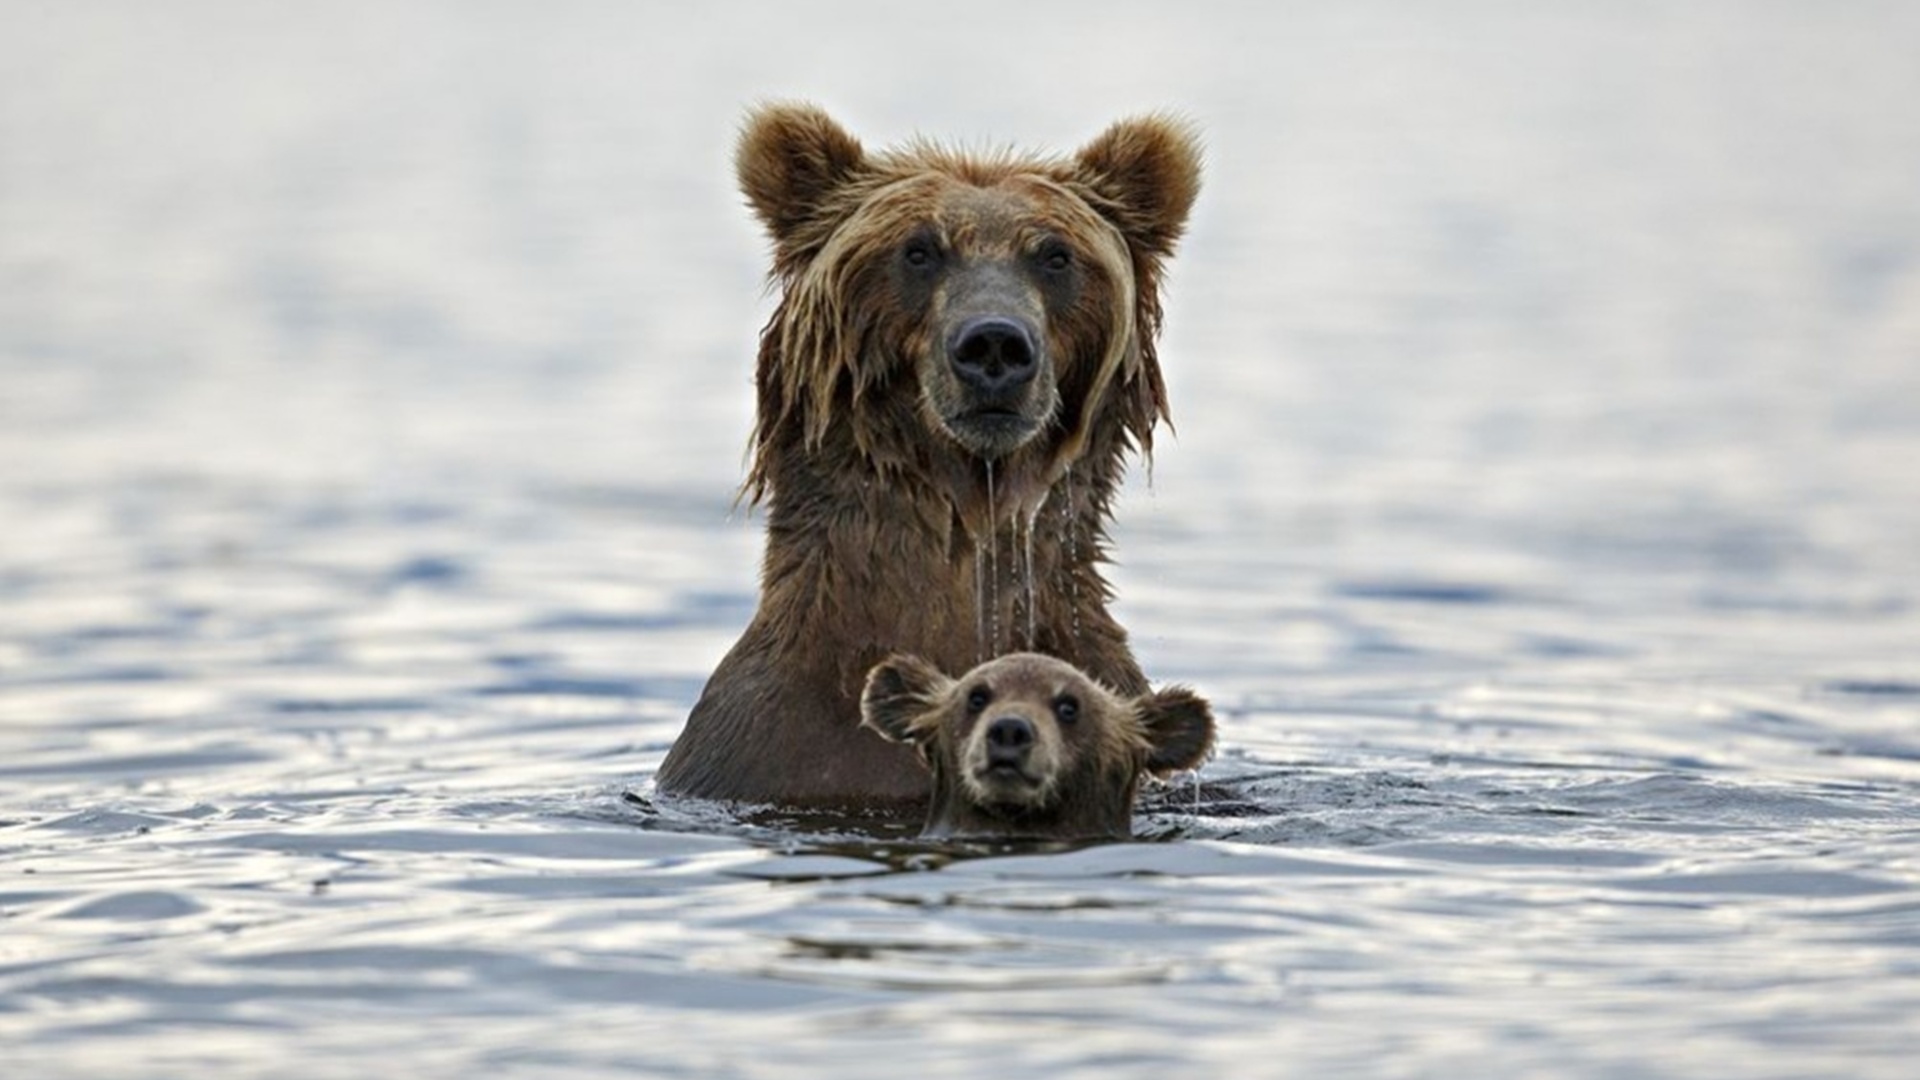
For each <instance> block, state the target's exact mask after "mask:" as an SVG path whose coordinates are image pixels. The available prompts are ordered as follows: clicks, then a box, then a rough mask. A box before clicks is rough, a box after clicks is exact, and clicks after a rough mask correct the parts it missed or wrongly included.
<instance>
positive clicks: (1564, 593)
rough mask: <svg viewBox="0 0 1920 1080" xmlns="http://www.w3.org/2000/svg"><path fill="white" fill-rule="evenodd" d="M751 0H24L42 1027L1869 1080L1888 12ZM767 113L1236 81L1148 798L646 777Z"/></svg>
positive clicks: (24, 612)
mask: <svg viewBox="0 0 1920 1080" xmlns="http://www.w3.org/2000/svg"><path fill="white" fill-rule="evenodd" d="M727 11H728V12H729V13H730V14H729V16H728V17H726V18H724V19H723V18H721V17H719V16H713V15H703V14H693V13H686V14H663V13H661V12H658V11H655V10H653V9H651V8H648V7H645V6H624V7H608V8H599V7H588V6H582V7H572V6H569V7H563V8H558V9H551V10H549V9H545V8H543V9H540V10H539V11H537V12H536V11H534V10H533V9H527V10H524V11H515V10H507V11H486V12H476V11H473V10H470V9H469V8H467V7H465V6H452V5H449V6H439V5H433V4H420V5H406V6H403V7H398V8H396V7H393V6H390V5H388V6H380V5H369V6H365V7H358V8H353V9H351V10H346V9H341V8H338V7H326V8H315V9H312V10H298V11H295V10H287V9H282V8H272V9H256V8H254V7H251V6H246V5H232V6H220V5H215V6H210V7H189V8H180V7H173V6H170V7H167V8H156V7H150V6H142V5H126V6H118V5H87V6H84V7H77V6H76V7H71V8H66V7H61V8H54V7H40V8H32V7H26V8H20V9H19V10H16V11H14V12H12V13H11V14H10V17H9V18H8V19H7V23H8V32H7V33H5V34H0V102H5V103H6V104H5V105H4V106H0V146H3V147H5V148H6V149H5V151H4V153H0V522H4V528H0V1045H3V1046H5V1047H6V1049H5V1050H4V1051H0V1060H3V1061H4V1063H5V1065H6V1066H7V1071H8V1073H9V1075H12V1074H14V1073H18V1074H20V1075H33V1076H89V1077H97V1076H119V1075H125V1076H151V1075H176V1074H188V1073H191V1074H194V1075H205V1076H254V1075H260V1076H265V1075H298V1076H313V1077H329V1076H349V1075H351V1076H364V1075H366V1074H367V1073H368V1071H369V1070H370V1069H371V1070H376V1071H378V1072H381V1073H383V1074H384V1073H389V1072H394V1071H396V1070H398V1071H400V1072H403V1073H405V1074H407V1075H412V1076H453V1075H463V1076H465V1075H474V1074H478V1073H486V1074H489V1075H493V1074H506V1075H514V1074H525V1075H539V1076H615V1075H619V1076H631V1075H655V1074H660V1075H698V1076H716V1075H717V1076H756V1077H763V1076H787V1075H801V1076H810V1075H820V1074H822V1073H827V1072H829V1071H831V1073H832V1074H833V1075H836V1076H840V1075H845V1076H868V1075H871V1076H889V1077H892V1076H899V1075H902V1074H913V1073H924V1074H927V1075H968V1076H988V1075H1002V1074H1007V1073H1010V1072H1014V1073H1019V1074H1022V1075H1026V1074H1050V1073H1092V1072H1096V1071H1097V1072H1100V1073H1102V1074H1131V1075H1146V1074H1154V1075H1164V1074H1173V1073H1183V1074H1184V1073H1194V1074H1207V1075H1216V1074H1217V1075H1236V1076H1237V1075H1249V1074H1254V1075H1259V1074H1297V1075H1324V1074H1342V1073H1356V1072H1359V1073H1369V1074H1388V1075H1441V1076H1447V1075H1472V1076H1538V1075H1552V1076H1617V1075H1634V1076H1643V1075H1645V1076H1653V1075H1716V1076H1720V1075H1741V1076H1781V1077H1787V1076H1808V1075H1846V1076H1886V1077H1895V1076H1904V1075H1905V1074H1906V1073H1907V1072H1908V1071H1910V1065H1909V1064H1908V1062H1909V1060H1910V1059H1911V1057H1912V1055H1913V1054H1914V1053H1915V1052H1916V1051H1920V1041H1916V1036H1915V1035H1914V1034H1913V1030H1912V1029H1913V1025H1912V1023H1911V1018H1912V1016H1913V1015H1914V1014H1915V1013H1916V1011H1920V992H1916V983H1915V980H1914V979H1913V978H1912V975H1913V972H1914V971H1915V969H1916V965H1917V964H1920V864H1917V863H1916V860H1915V854H1914V853H1915V852H1916V851H1920V843H1917V841H1920V659H1916V653H1915V649H1914V644H1915V642H1920V554H1917V553H1916V549H1915V547H1914V542H1913V538H1914V537H1915V536H1916V535H1920V472H1916V470H1915V469H1914V468H1913V467H1912V462H1914V461H1920V413H1916V411H1915V409H1914V408H1913V407H1912V403H1914V402H1916V401H1920V216H1916V213H1915V209H1914V208H1915V202H1914V199H1913V194H1912V193H1913V192H1914V191H1916V190H1920V137H1916V134H1915V133H1916V132H1920V123H1916V122H1915V121H1916V117H1915V114H1914V107H1913V106H1912V105H1911V104H1910V103H1911V102H1914V101H1920V67H1916V66H1915V65H1914V64H1912V63H1911V57H1912V56H1913V55H1915V54H1916V52H1917V51H1920V16H1916V14H1915V11H1913V10H1909V8H1908V6H1902V5H1893V4H1885V5H1876V4H1871V3H1863V4H1859V5H1855V6H1850V7H1847V8H1844V9H1842V8H1831V9H1829V8H1820V9H1818V10H1814V9H1807V10H1799V9H1789V8H1776V7H1757V6H1754V5H1750V4H1726V5H1720V4H1690V5H1685V6H1683V7H1678V8H1676V9H1675V10H1671V11H1669V10H1665V9H1657V8H1644V9H1624V8H1623V9H1615V8H1612V7H1607V8H1598V7H1596V8H1594V9H1592V10H1585V11H1570V10H1569V11H1560V10H1556V11H1552V12H1548V11H1541V10H1536V9H1535V8H1534V7H1531V6H1527V5H1513V4H1501V3H1485V4H1472V5H1447V6H1446V7H1445V8H1444V9H1442V8H1430V7H1429V6H1419V5H1404V6H1402V5H1396V4H1387V3H1378V4H1375V3H1366V4H1357V5H1355V4H1343V5H1329V6H1327V7H1326V8H1325V9H1324V10H1322V9H1309V10H1300V9H1297V8H1292V7H1284V6H1269V7H1264V8H1259V9H1258V10H1255V9H1253V8H1247V9H1245V10H1240V9H1237V8H1210V9H1208V10H1207V12H1206V13H1205V14H1204V16H1202V15H1197V14H1195V13H1194V12H1193V11H1190V10H1187V9H1173V8H1165V7H1160V6H1148V5H1133V4H1125V3H1123V4H1118V5H1103V6H1101V7H1099V8H1098V9H1097V10H1096V9H1095V8H1092V7H1088V6H1084V5H1064V4H1063V5H1047V6H1044V7H1038V8H1034V7H1032V6H1027V7H1020V8H1014V7H1011V6H1007V5H1000V4H996V3H986V4H973V5H969V6H968V7H967V8H966V10H965V11H964V12H963V11H960V10H958V9H955V11H953V12H952V13H929V12H927V11H923V10H920V9H917V8H916V9H908V8H904V7H902V8H893V7H884V6H874V7H866V6H859V7H853V6H849V7H847V8H845V9H843V10H841V11H838V12H836V14H835V15H834V17H833V20H832V21H833V27H832V29H831V31H827V30H824V29H823V28H822V27H821V25H820V23H819V20H820V19H821V17H822V16H821V15H820V14H819V13H818V12H817V11H815V10H814V9H806V10H800V9H794V8H789V7H787V6H778V5H749V6H748V7H746V8H742V7H740V6H737V5H736V6H730V7H729V8H728V9H727ZM1010 27H1017V28H1018V32H1019V35H1020V39H1019V40H1020V41H1021V42H1023V43H1024V44H1023V45H1022V46H1021V47H1019V48H1013V47H1010V46H1009V44H1008V43H1009V40H1010V39H1009V36H1008V35H1009V32H1010V31H1009V28H1010ZM1029 55H1030V56H1031V57H1032V58H1033V59H1032V60H1029V59H1027V57H1028V56H1029ZM982 56H992V57H994V58H995V63H996V64H997V65H998V69H997V74H996V76H995V78H993V79H990V80H982V79H968V78H960V77H957V76H956V75H955V74H954V73H962V72H972V71H977V70H978V61H979V58H980V57H982ZM783 95H806V96H814V97H819V98H821V99H823V100H825V101H826V102H827V103H828V104H829V105H830V106H831V107H832V108H834V109H835V110H836V111H838V112H839V113H841V114H842V115H843V116H844V118H845V119H846V120H847V121H848V122H849V123H850V124H851V125H852V126H853V127H854V128H855V129H856V130H859V131H861V132H863V133H868V134H870V135H871V136H872V137H873V138H874V140H875V141H876V142H885V141H890V140H892V139H894V138H899V137H903V136H905V135H907V134H908V133H909V132H911V131H913V130H916V129H918V130H924V131H927V132H932V133H950V134H953V135H955V136H957V137H961V138H965V139H971V140H975V141H978V142H981V143H985V142H987V141H988V140H991V139H998V138H1013V139H1018V140H1021V141H1023V142H1042V143H1049V144H1052V145H1057V146H1070V145H1075V144H1077V143H1078V141H1080V140H1081V139H1083V138H1084V137H1085V136H1086V135H1087V134H1089V133H1090V132H1091V131H1093V130H1096V129H1097V128H1098V127H1099V126H1101V125H1102V124H1104V123H1105V122H1106V121H1108V120H1109V119H1111V118H1112V117H1113V116H1115V115H1117V114H1119V113H1122V112H1126V111H1134V110H1138V109H1143V108H1153V107H1160V106H1173V107H1177V108H1180V109H1183V110H1186V111H1187V112H1190V113H1191V114H1192V115H1194V116H1195V117H1196V118H1197V119H1198V120H1199V122H1200V123H1201V124H1202V126H1203V127H1204V129H1205V130H1206V132H1207V138H1208V144H1209V174H1208V176H1209V186H1208V188H1207V190H1206V191H1205V193H1204V194H1203V196H1202V200H1201V203H1200V206H1199V208H1198V211H1197V217H1196V220H1195V227H1194V231H1193V234H1192V236H1191V238H1190V241H1189V243H1188V244H1187V246H1186V248H1185V250H1184V252H1183V254H1182V256H1181V258H1180V259H1179V260H1178V261H1177V263H1176V264H1175V268H1174V273H1173V276H1172V284H1171V294H1170V296H1169V314H1168V330H1167V336H1166V340H1165V343H1164V347H1163V355H1164V358H1165V360H1166V362H1167V364H1168V367H1169V379H1170V381H1171V383H1172V392H1173V398H1174V405H1175V413H1176V416H1177V417H1178V419H1179V424H1180V427H1179V437H1178V439H1169V440H1166V441H1165V442H1164V443H1163V444H1162V449H1161V452H1160V455H1159V458H1158V460H1157V461H1156V462H1155V465H1154V470H1153V474H1152V484H1151V485H1150V486H1149V485H1147V484H1145V483H1141V484H1139V485H1137V486H1136V488H1135V490H1134V491H1132V492H1131V493H1130V494H1129V496H1128V498H1126V499H1125V500H1124V501H1123V505H1122V506H1121V508H1120V521H1119V523H1118V526H1117V533H1118V552H1119V556H1120V558H1121V560H1122V562H1121V565H1120V566H1119V567H1118V568H1117V570H1116V575H1115V576H1116V580H1117V582H1118V586H1119V591H1120V604H1119V609H1120V612H1121V614H1122V615H1123V617H1124V618H1125V619H1126V620H1127V622H1128V624H1129V625H1130V626H1131V627H1133V628H1134V631H1135V634H1136V641H1137V644H1138V646H1139V650H1140V653H1141V656H1142V659H1143V661H1144V662H1145V664H1146V666H1147V668H1148V670H1149V671H1150V672H1152V673H1153V674H1154V675H1155V676H1156V677H1158V678H1163V679H1167V680H1179V681H1183V682H1190V683H1193V684H1196V685H1198V686H1199V687H1200V688H1201V689H1202V690H1204V691H1205V692H1206V693H1208V695H1209V696H1210V697H1211V698H1212V699H1213V700H1214V702H1215V704H1216V706H1217V710H1218V712H1219V714H1220V721H1221V741H1222V751H1221V753H1220V754H1219V756H1218V757H1216V759H1215V760H1214V761H1212V762H1211V763H1209V764H1208V765H1207V766H1206V768H1205V769H1203V770H1202V771H1201V772H1200V774H1199V775H1198V776H1195V777H1183V778H1177V779H1176V781H1175V782H1173V783H1171V784H1168V785H1166V786H1163V787H1159V788H1156V789H1154V790H1152V791H1150V792H1148V793H1146V796H1145V799H1144V801H1143V805H1142V808H1141V814H1140V816H1139V819H1138V822H1137V831H1138V833H1139V837H1140V839H1139V841H1138V842H1135V843H1129V844H1104V845H1066V846H1034V845H994V844H978V845H950V844H939V845H934V844H927V843H923V842H920V841H919V840H917V839H916V838H915V837H914V836H913V835H912V832H913V830H912V829H910V828H904V827H891V828H889V827H884V826H882V825H880V824H878V823H875V822H872V821H863V820H844V819H823V818H819V817H817V816H808V815H796V814H791V813H784V812H773V811H768V812H765V813H735V812H731V811H728V810H726V809H725V808H718V807H713V806H709V805H702V804H699V803H696V802H685V801H678V802H676V801H673V800H665V799H656V798H655V796H654V795H653V793H652V791H651V787H650V784H649V778H650V775H651V771H652V769H653V768H654V767H655V766H656V765H657V764H658V761H659V759H660V756H661V755H662V753H663V752H664V750H665V748H666V746H667V745H668V744H669V742H670V741H671V739H672V738H673V735H674V734H675V732H676V731H677V730H678V728H679V725H680V723H681V721H682V719H683V718H684V716H685V713H686V710H687V708H688V707H689V705H690V704H691V702H692V700H693V698H694V696H695V695H696V694H697V692H698V689H699V686H700V684H701V682H702V680H703V679H704V677H705V675H706V673H707V672H708V671H709V670H710V669H711V667H712V665H713V663H714V662H715V661H716V660H717V658H718V657H719V655H720V654H721V652H722V651H723V650H724V649H725V648H726V647H727V646H728V645H729V644H730V643H731V642H732V640H733V638H734V636H735V635H736V634H737V632H738V630H739V628H740V626H741V625H742V624H743V623H744V622H745V620H746V619H747V618H748V616H749V614H750V613H751V610H752V603H753V574H754V569H755V565H756V560H757V555H758V536H757V531H756V530H757V527H758V522H757V521H756V520H755V519H753V518H752V516H751V515H749V514H747V513H745V512H743V511H741V510H739V509H738V508H736V507H734V506H732V505H731V503H730V499H731V496H732V488H733V485H734V484H735V483H736V482H737V480H738V477H739V473H740V467H741V448H742V446H743V445H744V442H745V437H746V432H747V425H748V410H749V408H750V401H749V398H750V394H749V390H750V387H749V384H748V378H749V364H750V358H751V356H752V350H753V342H754V334H755V332H756V330H757V329H758V326H759V324H760V321H761V319H762V318H763V316H764V313H765V309H766V305H767V303H768V301H767V299H766V297H765V296H764V295H763V294H761V293H760V292H759V289H760V279H761V274H762V264H761V247H760V242H759V239H758V237H756V236H755V235H754V234H753V231H752V228H751V224H750V222H749V220H748V218H747V215H746V214H745V212H744V211H743V210H742V209H741V207H740V206H739V205H738V198H737V196H736V195H735V194H734V192H733V191H732V190H731V186H730V183H729V182H728V177H727V174H728V161H727V155H728V152H729V146H728V143H729V140H730V139H731V138H732V134H733V131H734V128H735V125H736V123H737V120H738V117H739V115H740V111H741V109H742V108H743V107H744V105H745V103H747V102H749V101H752V100H756V99H759V98H764V97H769V96H783ZM1142 479H1143V480H1144V477H1142Z"/></svg>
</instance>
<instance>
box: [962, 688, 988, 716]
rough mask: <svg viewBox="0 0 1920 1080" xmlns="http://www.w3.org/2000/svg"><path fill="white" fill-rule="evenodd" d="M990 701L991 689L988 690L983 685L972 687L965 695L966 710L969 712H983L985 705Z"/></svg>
mask: <svg viewBox="0 0 1920 1080" xmlns="http://www.w3.org/2000/svg"><path fill="white" fill-rule="evenodd" d="M992 703H993V691H991V690H988V689H987V688H986V687H984V686H976V687H974V688H973V692H972V693H969V694H968V695H967V711H968V712H969V713H977V712H983V711H985V709H986V707H987V706H988V705H990V704H992Z"/></svg>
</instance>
